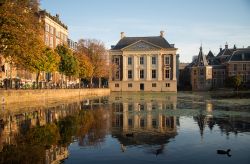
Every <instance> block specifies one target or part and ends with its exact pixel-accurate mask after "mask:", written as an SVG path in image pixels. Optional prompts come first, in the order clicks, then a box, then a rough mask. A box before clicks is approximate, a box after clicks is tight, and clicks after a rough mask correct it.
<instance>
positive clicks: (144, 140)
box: [0, 93, 250, 163]
mask: <svg viewBox="0 0 250 164" xmlns="http://www.w3.org/2000/svg"><path fill="white" fill-rule="evenodd" d="M223 101H224V100H223ZM218 104H219V105H218ZM220 105H221V104H220V103H218V100H217V99H216V100H215V99H213V98H212V96H211V95H207V94H204V95H202V94H199V95H195V94H189V93H179V94H165V93H133V94H131V93H122V94H121V93H112V94H111V96H109V97H102V98H98V99H93V100H92V99H86V100H83V101H81V102H75V103H70V104H64V103H61V104H60V105H55V106H50V107H40V108H28V109H25V110H21V111H12V112H11V111H9V110H8V111H7V110H6V111H3V110H2V111H1V113H0V163H53V162H59V161H61V160H65V162H66V163H67V162H69V163H74V162H77V163H81V162H83V161H84V162H87V163H90V162H92V161H93V160H95V162H96V163H101V162H102V159H103V158H105V160H107V161H109V159H108V158H110V160H111V159H113V160H114V156H116V157H117V158H115V160H118V161H119V160H124V161H127V160H129V159H127V158H126V157H128V155H130V157H131V156H133V160H134V163H137V162H138V160H139V159H138V158H139V157H140V158H143V159H145V160H147V161H148V163H150V162H149V161H150V159H151V158H155V157H157V159H162V160H163V159H164V161H172V160H174V161H178V160H179V157H177V156H176V155H175V154H180V155H181V156H182V155H183V154H189V155H190V156H192V157H193V158H198V157H197V156H194V155H193V154H194V153H197V150H199V151H201V152H202V151H203V152H205V151H206V150H207V149H208V148H209V147H211V146H214V147H213V151H214V152H215V150H216V149H217V147H216V146H217V145H223V142H225V141H224V140H225V139H223V138H220V137H221V135H223V134H225V135H226V136H227V140H228V142H227V143H226V145H228V143H229V145H230V144H231V143H232V144H233V143H234V142H232V141H231V140H232V139H229V137H228V136H230V135H233V136H237V138H241V136H242V135H239V134H244V135H245V134H247V135H248V136H247V137H246V139H245V140H244V139H242V140H237V142H235V143H236V144H235V145H234V147H237V146H239V145H241V144H240V143H244V144H242V146H240V148H238V149H239V150H241V149H242V150H245V149H246V148H245V147H244V146H245V145H246V144H248V143H247V142H246V140H249V132H250V121H249V120H250V119H249V118H250V115H249V111H248V112H247V111H246V110H243V112H241V111H239V109H238V108H233V109H232V108H227V109H224V108H219V106H220ZM241 105H245V104H241ZM208 132H209V133H208ZM208 135H209V136H210V137H208ZM197 136H198V138H197ZM199 138H201V139H202V140H203V141H204V142H202V144H201V143H199V144H201V145H198V146H197V143H196V140H197V139H198V140H199ZM213 138H216V140H213ZM217 140H218V141H217ZM206 142H207V143H206ZM183 143H185V144H186V145H189V146H186V145H185V144H183ZM211 143H213V144H211ZM182 144H183V145H185V146H182ZM193 145H195V146H196V147H192V146H193ZM249 146H250V145H249ZM189 147H192V148H193V149H191V150H190V149H188V148H189ZM222 148H224V147H222ZM235 149H236V148H233V149H232V152H235ZM72 150H73V151H72ZM100 152H101V153H100ZM79 153H80V156H79ZM171 153H172V154H171ZM215 154H216V153H215ZM244 154H245V153H243V155H244ZM82 155H84V158H81V156H82ZM121 155H123V156H121ZM137 156H138V158H137ZM208 156H209V153H208ZM98 157H100V158H98ZM202 157H203V156H202V155H201V156H200V158H202ZM209 157H210V158H211V157H213V158H214V156H212V155H211V154H210V156H209ZM79 158H80V161H74V159H79ZM213 158H212V159H213ZM234 158H236V157H235V155H234ZM183 159H185V158H184V157H183ZM147 161H144V162H146V163H147ZM187 161H188V158H187ZM151 162H152V161H151ZM155 162H156V163H157V161H155ZM158 162H159V163H160V161H158ZM189 162H191V163H192V162H193V161H192V160H191V161H189ZM200 162H201V161H200ZM107 163H108V162H107ZM121 163H124V162H121ZM132 163H133V162H132ZM198 163H199V162H198ZM243 163H244V162H243Z"/></svg>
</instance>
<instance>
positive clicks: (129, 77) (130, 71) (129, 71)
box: [128, 70, 132, 79]
mask: <svg viewBox="0 0 250 164" xmlns="http://www.w3.org/2000/svg"><path fill="white" fill-rule="evenodd" d="M128 79H132V70H128Z"/></svg>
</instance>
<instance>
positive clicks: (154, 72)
mask: <svg viewBox="0 0 250 164" xmlns="http://www.w3.org/2000/svg"><path fill="white" fill-rule="evenodd" d="M155 78H156V70H155V69H153V70H152V79H155Z"/></svg>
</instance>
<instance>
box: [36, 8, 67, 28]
mask: <svg viewBox="0 0 250 164" xmlns="http://www.w3.org/2000/svg"><path fill="white" fill-rule="evenodd" d="M39 14H41V15H45V16H47V17H49V18H50V19H52V20H53V21H55V22H56V23H58V24H59V25H61V26H62V27H64V28H65V29H66V30H67V29H68V26H66V25H65V24H64V23H62V22H61V21H60V19H59V15H58V14H56V16H52V15H51V14H50V13H48V12H47V11H46V10H40V11H39Z"/></svg>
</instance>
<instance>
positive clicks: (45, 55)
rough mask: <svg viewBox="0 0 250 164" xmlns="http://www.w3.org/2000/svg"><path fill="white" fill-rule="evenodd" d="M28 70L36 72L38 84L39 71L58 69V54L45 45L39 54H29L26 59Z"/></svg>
mask: <svg viewBox="0 0 250 164" xmlns="http://www.w3.org/2000/svg"><path fill="white" fill-rule="evenodd" d="M26 63H27V65H28V66H29V70H32V71H33V72H36V83H37V86H38V80H39V76H40V73H41V72H42V71H44V72H54V71H57V70H58V66H59V63H60V56H59V55H58V54H57V53H56V52H55V51H54V50H52V49H50V48H48V47H45V48H44V50H43V51H42V52H41V55H39V56H38V55H31V56H30V57H29V58H28V59H27V60H26Z"/></svg>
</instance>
